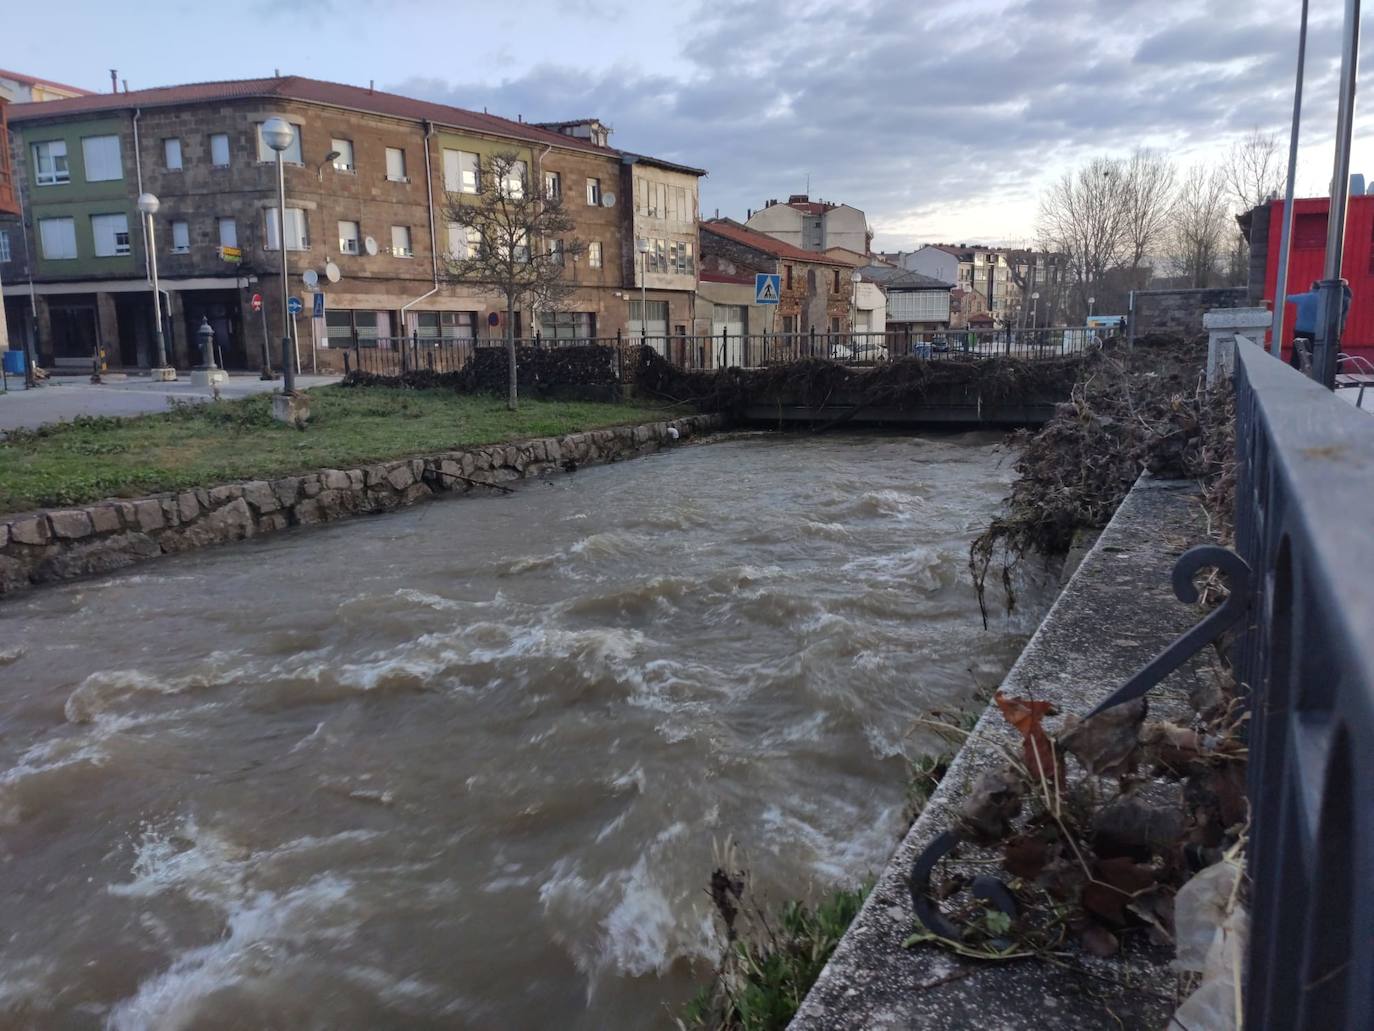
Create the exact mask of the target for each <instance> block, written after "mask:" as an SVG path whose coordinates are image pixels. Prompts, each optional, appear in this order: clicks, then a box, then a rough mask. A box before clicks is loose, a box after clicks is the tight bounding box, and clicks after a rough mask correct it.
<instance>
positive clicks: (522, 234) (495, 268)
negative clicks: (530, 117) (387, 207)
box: [445, 153, 585, 411]
mask: <svg viewBox="0 0 1374 1031" xmlns="http://www.w3.org/2000/svg"><path fill="white" fill-rule="evenodd" d="M445 209H446V215H447V219H448V221H449V223H450V224H453V225H456V226H458V227H460V229H461V230H462V232H463V233H465V234H466V243H465V244H464V243H463V242H462V241H458V249H457V253H453V254H450V255H449V256H448V257H447V258H446V260H445V263H446V265H447V267H448V274H449V276H450V278H452V279H455V280H458V281H460V282H467V283H479V284H482V285H483V286H486V287H488V288H490V289H491V290H492V291H493V292H495V293H496V294H498V295H500V297H501V299H502V300H504V301H505V304H506V355H507V359H508V361H509V369H510V371H509V387H510V390H509V398H508V407H509V408H510V409H511V411H514V410H515V409H516V407H517V406H518V404H519V398H518V396H517V389H516V371H515V370H516V361H515V312H516V311H517V309H523V310H524V311H525V312H527V313H529V315H530V317H531V318H532V317H533V313H534V312H539V311H543V312H547V311H558V310H559V309H560V308H561V306H562V304H563V302H564V301H565V300H566V299H567V298H568V296H569V295H570V294H571V293H572V292H573V291H574V290H575V289H576V286H575V285H574V284H573V283H570V282H568V281H567V280H566V279H565V278H564V273H565V271H566V269H567V265H568V263H569V262H572V261H575V260H576V259H577V258H578V257H579V256H580V255H581V254H582V252H583V251H584V250H585V245H584V244H583V243H581V242H580V241H577V240H573V239H568V238H566V236H565V234H568V233H571V232H572V231H573V228H574V224H573V220H572V218H571V217H570V216H569V215H568V214H567V213H566V212H565V211H564V210H563V204H562V201H561V199H560V198H559V197H555V196H544V195H543V194H542V193H541V192H540V191H537V190H534V189H532V188H531V186H530V175H529V169H528V168H527V167H526V166H525V162H524V161H522V160H520V158H519V157H518V156H517V155H516V154H514V153H501V154H495V155H493V156H492V157H491V158H490V159H489V160H488V162H487V167H486V168H485V169H483V170H482V175H481V179H480V183H479V189H478V193H477V194H476V195H475V196H473V195H470V194H460V193H450V194H449V195H448V202H447V204H446V205H445Z"/></svg>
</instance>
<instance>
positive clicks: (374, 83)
mask: <svg viewBox="0 0 1374 1031" xmlns="http://www.w3.org/2000/svg"><path fill="white" fill-rule="evenodd" d="M376 86H377V80H376V79H368V80H367V91H368V92H369V93H371V92H373V90H375V89H376Z"/></svg>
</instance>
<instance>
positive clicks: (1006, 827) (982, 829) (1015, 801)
mask: <svg viewBox="0 0 1374 1031" xmlns="http://www.w3.org/2000/svg"><path fill="white" fill-rule="evenodd" d="M1024 794H1025V787H1024V785H1023V783H1022V780H1021V778H1020V777H1019V776H1017V774H1016V771H1015V770H1012V769H1010V768H1003V769H1000V770H986V771H984V772H983V773H981V774H980V775H979V776H978V779H977V780H975V781H974V782H973V786H972V787H971V788H969V794H968V798H966V799H965V800H964V803H963V805H961V806H960V807H959V825H960V828H961V829H962V830H963V831H964V832H965V833H967V834H968V835H969V837H971V838H972V839H973V840H974V841H977V842H979V843H980V844H984V845H991V844H993V843H994V842H997V841H1001V840H1002V839H1003V838H1005V837H1006V836H1007V833H1008V831H1010V829H1011V821H1012V820H1014V819H1016V816H1017V814H1019V813H1020V812H1021V800H1022V797H1023V796H1024Z"/></svg>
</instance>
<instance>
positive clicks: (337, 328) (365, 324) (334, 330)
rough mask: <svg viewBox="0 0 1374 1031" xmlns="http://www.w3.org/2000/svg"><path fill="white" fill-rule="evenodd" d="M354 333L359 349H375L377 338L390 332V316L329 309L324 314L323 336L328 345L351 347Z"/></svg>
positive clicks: (383, 313) (373, 312)
mask: <svg viewBox="0 0 1374 1031" xmlns="http://www.w3.org/2000/svg"><path fill="white" fill-rule="evenodd" d="M355 332H356V333H357V335H358V346H359V347H376V346H377V339H378V337H385V336H387V335H388V334H390V332H391V316H390V315H389V314H388V313H387V312H376V311H349V310H348V309H346V308H330V309H329V310H327V311H326V312H325V313H324V336H325V339H326V340H327V341H328V342H329V343H330V345H332V346H335V347H345V346H352V344H353V334H354V333H355Z"/></svg>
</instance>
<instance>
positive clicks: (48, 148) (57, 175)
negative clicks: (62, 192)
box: [33, 140, 71, 186]
mask: <svg viewBox="0 0 1374 1031" xmlns="http://www.w3.org/2000/svg"><path fill="white" fill-rule="evenodd" d="M33 168H34V177H33V181H34V182H35V183H37V184H38V185H39V186H57V185H58V184H60V183H67V182H71V172H70V171H68V169H67V143H66V141H65V140H49V141H47V142H46V143H35V144H34V145H33Z"/></svg>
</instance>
